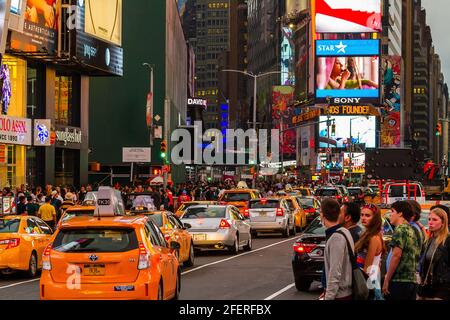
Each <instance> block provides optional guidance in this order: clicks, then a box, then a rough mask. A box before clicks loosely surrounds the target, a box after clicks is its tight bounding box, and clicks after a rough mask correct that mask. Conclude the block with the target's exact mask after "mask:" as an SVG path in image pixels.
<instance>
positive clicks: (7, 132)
mask: <svg viewBox="0 0 450 320" xmlns="http://www.w3.org/2000/svg"><path fill="white" fill-rule="evenodd" d="M31 130H32V123H31V119H25V118H15V117H7V116H0V143H4V144H18V145H26V146H31V142H32V141H31Z"/></svg>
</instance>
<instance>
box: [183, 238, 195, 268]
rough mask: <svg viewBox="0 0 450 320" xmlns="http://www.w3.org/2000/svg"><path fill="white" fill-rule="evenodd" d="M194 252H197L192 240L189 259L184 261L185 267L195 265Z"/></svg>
mask: <svg viewBox="0 0 450 320" xmlns="http://www.w3.org/2000/svg"><path fill="white" fill-rule="evenodd" d="M194 252H195V251H194V245H193V244H192V241H191V248H190V249H189V259H188V260H187V261H185V262H184V263H183V265H184V266H185V267H192V266H193V265H194V258H195V254H194Z"/></svg>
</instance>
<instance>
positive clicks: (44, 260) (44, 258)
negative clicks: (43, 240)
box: [42, 243, 53, 271]
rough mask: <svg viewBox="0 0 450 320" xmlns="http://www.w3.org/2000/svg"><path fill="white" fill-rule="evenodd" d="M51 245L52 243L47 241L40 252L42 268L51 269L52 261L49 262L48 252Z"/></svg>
mask: <svg viewBox="0 0 450 320" xmlns="http://www.w3.org/2000/svg"><path fill="white" fill-rule="evenodd" d="M52 246H53V243H49V244H48V245H47V247H45V250H44V253H43V254H42V270H47V271H50V270H52V263H51V262H50V252H51V251H52Z"/></svg>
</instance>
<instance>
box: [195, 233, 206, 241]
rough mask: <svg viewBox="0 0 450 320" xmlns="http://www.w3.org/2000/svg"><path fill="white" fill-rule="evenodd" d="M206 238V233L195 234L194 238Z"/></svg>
mask: <svg viewBox="0 0 450 320" xmlns="http://www.w3.org/2000/svg"><path fill="white" fill-rule="evenodd" d="M206 239H207V237H206V234H194V240H196V241H205V240H206Z"/></svg>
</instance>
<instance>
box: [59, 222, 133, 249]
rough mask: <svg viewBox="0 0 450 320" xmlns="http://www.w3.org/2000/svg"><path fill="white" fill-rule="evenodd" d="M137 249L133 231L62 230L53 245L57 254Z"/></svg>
mask: <svg viewBox="0 0 450 320" xmlns="http://www.w3.org/2000/svg"><path fill="white" fill-rule="evenodd" d="M137 248H138V241H137V237H136V232H135V230H134V229H129V228H117V229H115V228H83V229H62V230H61V231H60V232H59V233H58V235H57V236H56V239H55V241H54V243H53V249H54V250H56V251H59V252H66V253H79V252H127V251H130V250H135V249H137Z"/></svg>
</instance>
